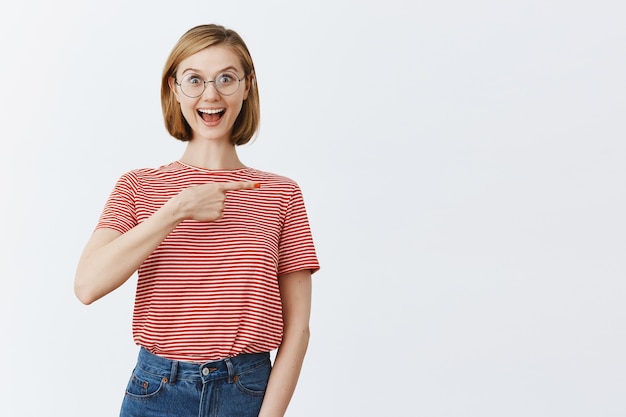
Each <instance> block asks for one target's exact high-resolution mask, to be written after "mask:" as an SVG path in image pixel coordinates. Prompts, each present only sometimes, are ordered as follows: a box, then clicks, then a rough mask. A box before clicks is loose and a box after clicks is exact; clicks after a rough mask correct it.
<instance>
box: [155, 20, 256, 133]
mask: <svg viewBox="0 0 626 417" xmlns="http://www.w3.org/2000/svg"><path fill="white" fill-rule="evenodd" d="M214 45H223V46H226V47H228V48H230V49H231V51H232V52H234V53H235V55H237V56H238V57H239V60H240V61H241V65H242V66H243V70H244V73H245V78H246V82H249V83H250V90H249V91H248V97H247V99H246V100H244V102H243V105H242V107H241V111H240V113H239V115H238V116H237V119H236V120H235V124H234V125H233V131H232V135H231V142H232V144H233V145H243V144H245V143H248V142H249V141H250V139H252V137H253V136H254V135H255V133H256V132H257V130H258V128H259V122H260V119H261V107H260V104H259V91H258V87H257V85H256V84H257V83H256V79H255V78H256V75H255V72H254V63H253V62H252V57H251V55H250V51H249V50H248V47H247V46H246V44H245V42H244V41H243V39H242V38H241V36H239V34H237V32H235V31H234V30H231V29H226V28H225V27H223V26H220V25H215V24H208V25H200V26H196V27H194V28H191V29H190V30H189V31H187V32H186V33H185V34H184V35H183V36H182V37H181V38H180V39H179V40H178V42H177V43H176V45H175V46H174V48H173V49H172V52H171V53H170V56H169V57H168V59H167V61H166V63H165V67H164V69H163V76H162V78H161V108H162V110H163V119H164V121H165V127H166V128H167V130H168V132H169V133H170V135H172V136H174V137H175V138H176V139H179V140H181V141H184V142H187V141H190V140H191V139H192V131H191V126H189V124H188V123H187V121H186V120H185V118H184V117H183V113H182V111H181V109H180V104H179V103H178V101H176V96H175V95H174V92H173V91H172V89H171V88H170V84H169V80H170V78H172V77H173V78H176V71H177V70H178V66H179V65H180V63H181V61H183V60H184V59H186V58H188V57H190V56H191V55H193V54H195V53H196V52H199V51H201V50H203V49H205V48H208V47H210V46H214Z"/></svg>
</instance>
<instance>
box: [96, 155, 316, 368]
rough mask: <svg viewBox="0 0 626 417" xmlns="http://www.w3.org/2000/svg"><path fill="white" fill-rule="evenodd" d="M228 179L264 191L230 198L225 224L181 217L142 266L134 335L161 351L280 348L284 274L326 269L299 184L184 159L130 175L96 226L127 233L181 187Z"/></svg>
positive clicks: (221, 353)
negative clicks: (215, 168) (193, 164)
mask: <svg viewBox="0 0 626 417" xmlns="http://www.w3.org/2000/svg"><path fill="white" fill-rule="evenodd" d="M228 181H255V182H259V183H261V188H259V189H254V190H240V191H232V192H228V193H227V197H226V205H225V209H224V216H223V218H222V219H220V220H218V221H215V222H196V221H183V222H182V223H180V224H179V225H178V227H177V228H176V229H175V230H174V231H173V232H172V233H171V234H170V235H169V236H168V237H167V238H166V239H165V240H164V241H163V242H162V243H161V245H160V246H159V247H158V248H157V249H156V250H155V251H154V252H153V253H152V254H151V255H150V257H148V259H146V261H145V262H144V263H143V264H142V265H141V267H140V268H139V271H138V283H137V294H136V299H135V309H134V314H133V337H134V339H135V342H136V343H137V344H139V345H141V346H144V347H145V348H147V349H148V350H150V351H151V352H153V353H155V354H158V355H161V356H164V357H166V358H169V359H173V360H185V361H194V362H205V361H211V360H217V359H222V358H225V357H229V356H235V355H237V354H239V353H255V352H266V351H270V350H273V349H275V348H277V347H278V346H279V344H280V342H281V338H282V316H281V302H280V294H279V290H278V281H277V277H278V275H279V274H284V273H288V272H294V271H298V270H303V269H308V270H311V271H312V272H315V271H317V269H319V263H318V260H317V256H316V253H315V248H314V245H313V239H312V236H311V231H310V228H309V222H308V218H307V213H306V209H305V205H304V201H303V198H302V193H301V191H300V188H299V187H298V185H297V183H295V182H294V181H292V180H290V179H288V178H286V177H282V176H279V175H276V174H271V173H268V172H262V171H258V170H255V169H250V168H245V169H239V170H233V171H211V170H204V169H200V168H196V167H190V166H187V165H184V164H182V163H181V162H178V161H177V162H173V163H171V164H169V165H166V166H163V167H160V168H158V169H139V170H134V171H131V172H128V173H126V174H124V175H123V176H122V177H121V178H120V179H119V180H118V182H117V184H116V185H115V188H114V190H113V192H112V193H111V195H110V197H109V199H108V201H107V203H106V205H105V208H104V210H103V213H102V215H101V217H100V220H99V222H98V225H97V227H98V228H111V229H114V230H117V231H119V232H121V233H125V232H127V231H128V230H130V229H131V228H133V227H134V226H135V225H137V224H138V223H141V222H142V221H144V220H145V219H147V218H148V217H149V216H150V215H152V213H154V212H155V211H156V210H157V209H158V208H159V207H160V206H161V205H163V204H164V203H165V202H166V201H167V200H168V199H169V198H171V197H172V196H174V195H176V194H177V193H178V192H180V190H182V189H183V188H185V187H189V186H193V185H200V184H205V183H207V182H228Z"/></svg>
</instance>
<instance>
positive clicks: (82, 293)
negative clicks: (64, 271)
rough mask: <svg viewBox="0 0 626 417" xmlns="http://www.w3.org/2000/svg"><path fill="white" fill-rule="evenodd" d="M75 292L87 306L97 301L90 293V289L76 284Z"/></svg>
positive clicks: (79, 299)
mask: <svg viewBox="0 0 626 417" xmlns="http://www.w3.org/2000/svg"><path fill="white" fill-rule="evenodd" d="M74 294H76V298H78V301H80V302H81V303H83V304H84V305H86V306H88V305H89V304H91V303H93V302H94V301H96V298H95V297H93V296H92V295H91V294H89V292H88V291H86V290H85V289H84V288H80V287H78V286H74Z"/></svg>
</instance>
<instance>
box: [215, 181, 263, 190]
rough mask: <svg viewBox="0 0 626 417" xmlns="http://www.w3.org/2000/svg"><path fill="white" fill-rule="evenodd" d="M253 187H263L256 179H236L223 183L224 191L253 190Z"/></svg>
mask: <svg viewBox="0 0 626 417" xmlns="http://www.w3.org/2000/svg"><path fill="white" fill-rule="evenodd" d="M253 188H261V184H260V183H258V182H254V181H234V182H225V183H224V184H223V185H222V189H223V190H224V191H236V190H251V189H253Z"/></svg>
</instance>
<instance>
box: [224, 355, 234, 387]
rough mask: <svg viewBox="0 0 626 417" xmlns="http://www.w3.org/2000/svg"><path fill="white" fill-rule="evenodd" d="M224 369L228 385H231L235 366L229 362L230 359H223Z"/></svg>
mask: <svg viewBox="0 0 626 417" xmlns="http://www.w3.org/2000/svg"><path fill="white" fill-rule="evenodd" d="M224 363H226V368H228V383H229V384H232V383H233V382H234V381H235V365H233V363H232V362H231V360H230V358H226V359H224Z"/></svg>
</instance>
